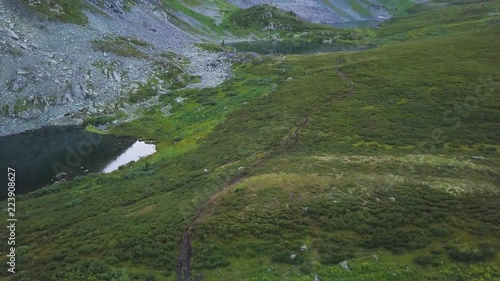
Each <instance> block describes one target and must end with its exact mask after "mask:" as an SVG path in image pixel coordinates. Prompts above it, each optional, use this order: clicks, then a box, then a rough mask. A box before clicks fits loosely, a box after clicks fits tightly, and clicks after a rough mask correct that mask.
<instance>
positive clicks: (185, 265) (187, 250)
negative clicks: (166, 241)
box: [175, 59, 356, 281]
mask: <svg viewBox="0 0 500 281" xmlns="http://www.w3.org/2000/svg"><path fill="white" fill-rule="evenodd" d="M343 64H344V60H343V59H339V60H338V61H337V66H336V71H337V75H338V76H339V77H340V78H341V79H342V80H343V81H345V82H347V83H349V85H350V88H349V91H347V92H346V93H341V94H340V95H339V94H336V95H333V96H332V97H331V98H330V99H329V100H327V101H326V102H325V103H324V104H322V105H321V106H319V107H318V108H316V109H315V110H314V111H312V112H311V113H310V114H309V115H308V116H306V117H305V118H304V121H303V122H302V123H301V124H300V125H299V126H298V127H297V129H296V130H295V131H294V133H293V138H294V146H295V145H296V144H297V143H298V141H299V133H300V131H301V130H302V129H303V128H305V127H306V126H307V125H308V124H309V119H310V117H311V116H313V115H315V114H317V113H319V112H321V111H322V110H323V109H325V108H326V107H327V106H329V105H331V104H332V103H333V102H334V101H336V100H339V99H342V98H345V97H348V96H350V95H352V94H353V93H354V91H355V90H356V87H355V86H354V84H353V83H352V81H351V80H350V79H349V77H348V76H347V75H346V74H345V73H344V72H343V71H342V68H341V66H342V65H343ZM274 155H275V153H270V154H268V155H267V156H266V157H264V158H262V159H260V160H259V161H257V162H256V163H255V164H253V167H254V168H255V167H259V166H261V165H262V164H263V163H264V162H265V161H266V160H268V159H270V158H272V157H274ZM248 174H249V171H244V172H241V173H238V174H237V175H235V176H234V177H233V178H232V179H231V180H230V181H229V182H228V183H227V184H226V185H225V186H224V188H222V189H220V190H219V191H217V192H215V193H213V194H212V195H211V196H210V197H209V198H207V200H205V201H204V202H203V204H201V205H200V207H199V208H198V211H197V212H196V216H195V217H194V218H193V220H192V221H191V223H190V224H189V225H188V226H187V228H186V230H185V231H184V234H183V236H182V245H181V250H180V252H179V256H178V259H177V266H176V269H175V273H176V275H177V281H190V280H191V258H192V255H193V248H192V245H191V235H192V231H193V227H194V226H195V225H196V223H197V221H198V219H199V218H200V217H201V215H202V214H203V213H204V212H205V211H206V209H207V206H208V205H210V204H211V203H212V202H214V201H215V199H216V198H218V197H219V195H221V194H222V193H223V192H224V191H226V190H227V189H229V188H231V187H233V186H235V185H236V184H238V183H239V182H240V181H241V180H242V179H244V178H245V177H246V176H247V175H248Z"/></svg>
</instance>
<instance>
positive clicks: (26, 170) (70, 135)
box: [0, 126, 154, 199]
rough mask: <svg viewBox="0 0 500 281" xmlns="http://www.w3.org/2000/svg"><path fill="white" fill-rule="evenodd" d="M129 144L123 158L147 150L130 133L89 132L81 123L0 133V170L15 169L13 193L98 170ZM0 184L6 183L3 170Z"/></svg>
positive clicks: (3, 191) (3, 193)
mask: <svg viewBox="0 0 500 281" xmlns="http://www.w3.org/2000/svg"><path fill="white" fill-rule="evenodd" d="M131 146H133V147H134V149H132V151H134V154H133V155H135V156H134V157H132V156H131V157H127V159H132V160H136V159H138V158H137V157H136V156H137V154H138V153H141V152H142V153H145V154H143V155H146V154H147V155H149V154H150V153H151V148H150V145H148V146H147V149H144V148H143V147H142V146H141V144H137V142H136V140H135V139H133V138H130V137H117V136H111V135H102V134H96V133H91V132H88V131H86V130H85V128H83V127H81V126H54V127H45V128H42V129H39V130H34V131H28V132H25V133H22V134H17V135H11V136H5V137H0V171H7V168H8V167H11V168H13V169H15V170H16V194H23V193H28V192H30V191H34V190H36V189H39V188H41V187H43V186H45V185H48V184H50V183H52V182H54V181H57V180H65V179H71V178H73V177H75V176H79V175H85V174H88V173H98V172H101V171H103V169H105V168H107V166H108V165H110V164H109V163H110V161H112V160H113V159H116V158H117V156H119V155H122V154H123V153H124V152H126V151H129V150H127V149H129V148H131ZM136 147H139V149H136ZM153 152H154V151H153ZM116 160H117V159H116ZM123 164H124V163H123ZM120 165H121V164H120ZM0 184H1V186H3V187H6V186H7V173H6V172H5V176H1V177H0ZM6 195H7V189H6V188H2V189H1V191H0V199H4V198H6Z"/></svg>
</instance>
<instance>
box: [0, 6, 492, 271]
mask: <svg viewBox="0 0 500 281" xmlns="http://www.w3.org/2000/svg"><path fill="white" fill-rule="evenodd" d="M366 34H370V38H366V40H373V41H374V42H377V43H379V44H380V46H379V47H378V48H374V49H371V50H367V51H362V52H340V53H328V54H319V55H309V56H286V57H266V58H263V59H261V60H254V61H252V62H250V63H244V64H236V65H235V75H234V77H233V78H231V79H230V80H228V81H226V82H225V83H224V84H222V85H221V86H219V87H217V88H213V89H201V90H196V89H189V90H178V91H176V92H175V93H173V94H171V95H165V96H162V97H161V98H160V102H161V103H160V104H159V105H157V106H155V107H153V108H150V109H148V110H147V111H146V112H144V116H143V117H141V118H140V119H137V120H135V121H132V122H131V123H127V124H123V125H120V126H118V127H115V128H113V129H112V130H111V133H116V134H122V135H132V136H138V137H143V138H146V139H154V140H156V141H157V142H158V152H157V153H156V154H155V155H153V156H151V157H148V158H146V159H143V160H140V161H138V162H136V163H133V164H129V165H127V166H126V167H123V168H121V169H120V170H118V171H116V172H114V173H111V174H94V175H90V176H86V177H80V178H77V179H74V180H72V181H70V182H62V183H57V184H54V185H52V186H49V187H46V188H42V189H40V190H38V191H35V192H33V193H31V194H27V195H23V196H19V197H18V198H17V199H18V204H17V206H16V207H17V209H18V213H17V214H18V218H19V221H18V229H17V233H18V236H17V241H18V242H19V246H18V268H17V270H18V273H17V274H16V275H15V277H9V275H7V273H6V272H5V271H3V272H2V273H1V274H2V275H1V277H0V278H1V279H4V280H178V278H177V276H176V266H177V263H178V257H179V253H181V255H180V256H181V257H183V258H184V259H185V258H186V257H187V256H189V255H187V256H186V255H183V254H187V253H188V252H189V249H191V247H192V254H193V255H192V258H191V259H190V260H191V266H190V268H191V272H190V276H191V277H192V279H193V280H314V276H315V275H316V274H317V275H318V276H319V278H321V280H498V279H500V270H499V269H498V268H499V266H500V258H499V254H498V250H497V249H498V248H499V247H500V236H499V233H500V231H499V230H500V229H499V227H500V224H499V222H500V205H499V204H498V202H499V200H500V192H499V191H500V190H499V186H500V181H499V179H500V157H499V152H500V147H499V145H500V136H499V133H500V96H499V94H498V93H499V90H500V84H499V83H500V68H499V67H498V62H499V59H500V57H499V54H498V51H497V50H499V49H500V40H499V39H500V16H499V14H498V4H497V3H496V2H479V3H465V4H463V3H461V4H460V5H456V6H455V5H452V6H449V7H439V8H432V9H430V8H428V7H423V6H422V7H420V8H418V9H417V8H416V9H415V10H413V12H412V13H411V15H409V16H407V17H403V18H397V19H394V20H392V21H390V22H388V23H386V24H384V25H383V26H382V27H381V28H380V29H379V30H376V31H373V30H371V31H370V32H369V33H366ZM178 97H182V98H185V99H184V102H182V103H179V102H176V101H175V99H176V98H178ZM168 104H170V105H173V107H172V109H171V112H172V113H173V115H171V116H169V117H167V116H165V115H164V114H163V113H162V111H161V109H162V108H163V107H164V106H166V105H168ZM205 169H206V170H208V172H205ZM4 216H5V214H4V215H3V216H2V218H3V219H5V217H4ZM2 234H3V235H5V230H3V232H2ZM186 237H189V238H190V239H189V241H188V243H184V242H186V241H185V239H184V238H186ZM183 244H184V245H185V246H182V245H183ZM188 244H189V245H188ZM186 245H188V246H190V247H188V246H186ZM303 245H305V246H306V248H307V249H305V248H304V247H302V246H303ZM1 247H2V248H1V249H2V250H6V247H7V245H6V244H5V243H2V245H1ZM301 247H302V248H301ZM5 259H6V258H5V256H4V258H2V259H1V261H2V262H5ZM344 260H347V262H348V266H349V267H350V271H346V270H344V269H342V268H341V267H340V266H339V265H338V263H339V262H341V261H344ZM177 270H179V268H177ZM184 276H186V275H185V274H184ZM182 280H184V279H182Z"/></svg>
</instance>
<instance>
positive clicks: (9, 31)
mask: <svg viewBox="0 0 500 281" xmlns="http://www.w3.org/2000/svg"><path fill="white" fill-rule="evenodd" d="M7 32H8V33H9V36H10V38H12V39H15V40H19V36H17V34H16V33H15V32H14V30H12V29H7Z"/></svg>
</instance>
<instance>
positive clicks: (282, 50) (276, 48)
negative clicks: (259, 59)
mask: <svg viewBox="0 0 500 281" xmlns="http://www.w3.org/2000/svg"><path fill="white" fill-rule="evenodd" d="M228 45H229V46H232V47H234V48H235V49H236V51H240V52H254V53H258V54H266V55H289V54H315V53H327V52H340V51H358V50H366V49H369V48H372V46H368V45H342V44H324V43H319V42H296V41H243V42H236V43H231V44H228Z"/></svg>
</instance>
